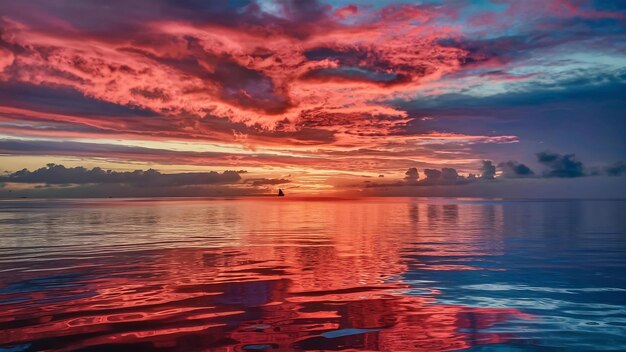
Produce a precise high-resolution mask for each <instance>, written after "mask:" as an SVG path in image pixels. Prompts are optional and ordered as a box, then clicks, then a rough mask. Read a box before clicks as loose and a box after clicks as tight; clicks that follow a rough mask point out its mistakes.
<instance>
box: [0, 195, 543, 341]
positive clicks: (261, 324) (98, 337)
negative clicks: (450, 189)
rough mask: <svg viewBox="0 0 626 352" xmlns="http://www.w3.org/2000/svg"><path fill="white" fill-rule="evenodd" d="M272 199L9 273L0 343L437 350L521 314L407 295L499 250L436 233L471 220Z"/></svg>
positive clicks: (494, 336)
mask: <svg viewBox="0 0 626 352" xmlns="http://www.w3.org/2000/svg"><path fill="white" fill-rule="evenodd" d="M284 204H286V205H281V204H279V203H271V204H270V205H268V206H266V207H265V208H264V212H263V216H262V217H261V216H260V215H259V214H258V211H257V212H252V210H253V208H251V209H246V206H247V205H248V204H247V203H244V204H243V205H240V206H237V207H234V208H231V209H220V210H219V211H221V212H222V213H221V214H222V215H221V216H222V217H226V218H228V219H229V220H228V221H229V222H228V223H233V224H236V227H238V229H237V232H236V236H235V237H234V238H232V239H231V242H233V243H235V245H230V246H219V247H216V248H207V247H202V246H189V247H190V248H155V249H146V250H143V251H128V252H116V253H114V254H113V255H106V256H86V257H80V256H78V255H75V256H74V257H72V258H63V259H58V261H59V263H56V264H55V265H58V267H59V269H58V270H51V271H48V272H45V274H43V275H42V272H41V271H37V270H33V271H19V272H16V273H15V275H14V277H13V281H14V282H20V283H21V284H20V285H22V286H19V287H17V286H16V287H14V288H12V289H7V290H5V291H2V292H4V293H1V294H0V298H1V301H0V302H2V303H1V307H2V310H1V311H0V341H1V342H0V346H2V347H4V346H22V347H24V351H29V350H51V351H75V350H88V349H90V348H96V347H97V348H102V349H111V350H115V351H120V350H129V351H137V350H176V351H188V350H206V351H246V350H251V349H255V350H293V349H304V350H340V349H357V350H383V351H448V350H455V349H463V348H469V347H472V346H476V345H482V344H492V343H501V342H504V341H507V340H508V339H509V336H507V335H506V334H502V333H485V332H478V330H481V329H485V328H487V327H490V326H493V325H495V324H498V323H501V322H505V321H508V320H511V319H530V318H531V316H529V315H527V314H524V313H522V312H520V311H518V310H516V309H506V308H472V307H465V306H462V305H451V304H442V303H440V302H439V301H438V297H439V296H440V295H441V292H440V291H439V290H437V289H434V288H432V287H421V288H420V290H419V293H415V292H410V290H411V288H412V285H411V284H410V283H409V282H407V281H406V280H405V279H404V275H405V274H406V273H407V271H409V270H413V271H419V270H424V269H428V270H433V269H434V270H453V271H466V270H479V269H480V268H478V267H475V266H473V265H467V264H460V263H459V264H454V263H449V262H447V261H448V260H455V259H454V258H456V257H458V256H470V257H479V256H488V255H494V254H495V253H498V248H499V244H498V238H497V237H494V238H493V241H490V243H489V244H488V245H487V244H483V243H482V242H477V241H475V239H476V238H474V237H472V235H471V234H472V232H471V231H468V234H467V235H465V236H458V237H455V238H451V237H450V236H449V234H448V232H447V231H449V229H450V228H453V227H454V226H465V227H466V228H469V227H471V226H476V225H477V224H480V223H481V221H483V220H484V219H476V218H475V217H473V215H472V214H468V213H464V212H463V211H461V210H459V209H458V208H457V209H455V208H451V207H447V208H441V209H438V210H437V209H433V208H431V207H421V206H420V205H419V204H412V205H411V206H410V207H409V208H408V209H407V208H406V206H404V207H398V206H397V205H396V204H393V203H392V204H383V206H381V204H376V203H375V204H369V205H368V204H365V206H364V205H363V204H361V205H360V207H358V208H357V207H355V205H354V204H352V203H344V204H339V205H337V204H336V203H328V204H326V203H320V202H314V203H309V202H293V203H284ZM190 210H191V212H192V213H193V214H196V213H195V212H194V211H195V209H193V208H192V209H190ZM407 210H408V215H409V216H408V217H407ZM470 210H471V209H470ZM131 211H132V209H131ZM142 211H145V209H143V210H142ZM298 213H300V214H301V215H300V216H299V217H296V215H295V214H298ZM206 214H212V213H210V212H208V213H205V215H206ZM302 214H307V215H306V218H303V217H304V216H305V215H302ZM162 216H165V215H162ZM211 216H214V215H211ZM494 217H497V214H496V215H494ZM262 218H263V219H264V220H262ZM151 219H152V220H154V219H153V218H151ZM407 219H409V220H408V221H407ZM419 219H426V220H424V221H420V220H419ZM160 221H162V222H164V226H175V224H172V223H171V222H172V221H174V220H173V219H170V218H168V217H167V216H166V217H165V219H164V220H160ZM185 221H187V222H190V221H191V222H193V221H195V222H198V220H197V219H193V218H191V219H190V218H186V219H185ZM220 221H221V223H225V222H226V220H225V219H221V220H220ZM488 221H489V220H488ZM493 221H497V220H493ZM433 222H439V226H435V227H433ZM200 225H201V223H199V224H198V226H200ZM437 258H439V259H441V258H444V259H445V260H443V261H436V260H435V259H437ZM450 258H452V259H450ZM85 268H88V269H85ZM496 269H497V268H496ZM44 275H45V277H47V279H45V280H44V279H42V277H43V276H44ZM42 280H43V281H42ZM6 287H9V288H11V287H12V286H11V285H8V286H6Z"/></svg>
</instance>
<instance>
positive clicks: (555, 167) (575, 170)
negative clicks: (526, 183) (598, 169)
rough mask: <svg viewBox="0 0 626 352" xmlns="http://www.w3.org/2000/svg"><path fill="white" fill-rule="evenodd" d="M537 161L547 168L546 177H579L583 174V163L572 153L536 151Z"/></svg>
mask: <svg viewBox="0 0 626 352" xmlns="http://www.w3.org/2000/svg"><path fill="white" fill-rule="evenodd" d="M537 161H539V162H540V163H542V164H543V165H545V166H547V167H548V168H549V170H548V171H546V172H545V173H544V176H546V177H581V176H585V169H584V166H583V163H582V162H580V161H578V160H576V156H575V155H574V154H558V153H552V152H548V151H546V152H540V153H537Z"/></svg>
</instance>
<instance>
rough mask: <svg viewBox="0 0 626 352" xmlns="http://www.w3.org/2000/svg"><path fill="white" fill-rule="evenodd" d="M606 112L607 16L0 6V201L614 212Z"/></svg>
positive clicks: (615, 124) (625, 152)
mask: <svg viewBox="0 0 626 352" xmlns="http://www.w3.org/2000/svg"><path fill="white" fill-rule="evenodd" d="M625 97H626V2H624V1H620V0H615V1H609V0H598V1H585V0H549V1H548V0H525V1H513V0H511V1H506V0H491V1H489V0H483V1H471V2H470V1H456V0H452V1H374V0H370V1H358V2H349V1H343V0H339V1H313V0H311V1H295V0H293V1H287V0H285V1H266V0H256V1H254V0H249V1H246V0H240V1H226V0H215V1H194V0H186V1H173V0H158V1H152V0H150V1H148V0H133V1H96V0H81V1H61V0H28V1H2V2H0V196H2V197H7V196H9V197H10V196H16V195H23V196H43V197H49V196H108V195H111V196H123V195H128V196H177V195H178V196H191V195H253V194H273V193H275V192H277V190H278V187H280V188H282V189H283V190H285V192H286V193H287V194H288V195H290V194H303V195H309V194H310V195H426V196H428V195H445V196H489V197H498V196H502V197H543V196H546V197H576V196H588V197H596V196H597V197H626V178H625V177H624V176H626V161H625V160H626V98H625ZM48 164H54V165H48ZM46 165H48V166H46ZM94 168H95V169H94ZM23 169H27V170H23ZM150 169H153V170H150Z"/></svg>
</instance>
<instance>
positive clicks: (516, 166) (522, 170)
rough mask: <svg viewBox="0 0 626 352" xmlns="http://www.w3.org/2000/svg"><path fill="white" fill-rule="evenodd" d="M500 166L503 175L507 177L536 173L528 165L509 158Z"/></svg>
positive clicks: (528, 175)
mask: <svg viewBox="0 0 626 352" xmlns="http://www.w3.org/2000/svg"><path fill="white" fill-rule="evenodd" d="M498 167H499V168H500V170H502V176H503V177H506V178H516V177H530V176H534V175H535V173H534V172H533V170H531V169H530V168H529V167H528V166H526V165H524V164H520V163H518V162H517V161H512V160H509V161H507V162H503V163H499V164H498Z"/></svg>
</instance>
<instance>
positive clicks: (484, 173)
mask: <svg viewBox="0 0 626 352" xmlns="http://www.w3.org/2000/svg"><path fill="white" fill-rule="evenodd" d="M480 171H481V175H480V177H481V178H484V179H487V180H493V179H494V178H495V177H496V166H495V165H493V162H492V161H491V160H483V165H482V167H481V168H480Z"/></svg>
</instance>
